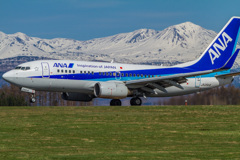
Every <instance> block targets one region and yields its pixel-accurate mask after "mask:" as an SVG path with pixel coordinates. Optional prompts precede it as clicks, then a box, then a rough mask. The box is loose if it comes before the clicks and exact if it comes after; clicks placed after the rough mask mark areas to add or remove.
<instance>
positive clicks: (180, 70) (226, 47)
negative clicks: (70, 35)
mask: <svg viewBox="0 0 240 160" xmlns="http://www.w3.org/2000/svg"><path fill="white" fill-rule="evenodd" d="M239 28H240V17H232V18H231V19H230V20H229V21H228V22H227V24H226V25H225V26H224V27H223V29H222V30H221V31H220V32H219V33H218V35H217V36H216V37H215V39H214V40H213V41H212V42H211V43H210V45H209V46H208V47H207V48H206V50H205V51H204V52H203V53H202V55H201V56H200V57H199V58H198V59H196V60H193V61H190V62H186V63H182V64H178V65H174V66H152V65H134V64H120V63H106V62H86V61H73V60H38V61H32V62H27V63H23V64H20V65H18V66H17V67H16V68H15V69H13V70H10V71H8V72H6V73H5V74H3V79H4V80H5V81H7V82H9V83H11V84H13V85H16V86H18V87H20V89H21V91H23V92H28V93H30V95H31V97H30V101H31V102H35V101H36V98H35V92H36V91H50V92H51V91H53V92H61V97H62V99H64V100H70V101H84V102H89V101H92V100H93V99H94V98H107V99H112V100H111V101H110V105H111V106H121V99H123V98H126V97H132V98H131V100H130V104H131V105H137V106H140V105H141V104H142V100H141V98H140V97H144V98H146V97H170V96H179V95H185V94H191V93H196V92H200V91H205V90H208V89H211V88H215V87H218V86H222V85H226V84H230V83H231V82H232V81H233V78H234V76H236V75H239V74H240V72H236V73H231V72H230V69H231V67H232V66H233V63H234V61H235V59H236V57H237V55H238V53H239V50H240V49H236V44H237V41H238V36H239ZM235 50H236V51H235Z"/></svg>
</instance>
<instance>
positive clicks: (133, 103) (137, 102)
mask: <svg viewBox="0 0 240 160" xmlns="http://www.w3.org/2000/svg"><path fill="white" fill-rule="evenodd" d="M130 104H131V106H141V105H142V100H141V99H140V98H139V97H135V98H132V99H131V100H130Z"/></svg>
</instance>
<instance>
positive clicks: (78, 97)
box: [61, 92, 93, 102]
mask: <svg viewBox="0 0 240 160" xmlns="http://www.w3.org/2000/svg"><path fill="white" fill-rule="evenodd" d="M61 97H62V99H64V100H68V101H83V102H89V101H91V100H92V99H93V96H92V95H88V94H83V93H75V92H67V93H66V92H63V93H62V95H61Z"/></svg>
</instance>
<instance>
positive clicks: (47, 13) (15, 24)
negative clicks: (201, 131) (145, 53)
mask: <svg viewBox="0 0 240 160" xmlns="http://www.w3.org/2000/svg"><path fill="white" fill-rule="evenodd" d="M232 16H240V1H239V0H230V1H226V0H0V31H2V32H4V33H7V34H13V33H16V32H23V33H25V34H27V35H28V36H33V37H39V38H47V39H51V38H70V39H76V40H89V39H92V38H100V37H106V36H110V35H114V34H118V33H123V32H131V31H134V30H137V29H141V28H148V29H155V30H163V29H164V28H166V27H168V26H171V25H175V24H179V23H182V22H186V21H191V22H193V23H195V24H198V25H200V26H202V27H204V28H207V29H211V30H214V31H216V32H218V31H220V29H221V28H222V27H223V26H224V25H225V23H226V22H227V21H228V20H229V19H230V17H232Z"/></svg>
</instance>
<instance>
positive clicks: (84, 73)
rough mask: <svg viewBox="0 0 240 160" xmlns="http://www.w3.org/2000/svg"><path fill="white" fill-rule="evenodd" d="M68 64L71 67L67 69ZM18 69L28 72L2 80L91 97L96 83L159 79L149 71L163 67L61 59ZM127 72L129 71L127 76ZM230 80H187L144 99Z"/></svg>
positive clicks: (193, 90) (204, 87) (15, 71)
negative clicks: (25, 68) (178, 85)
mask: <svg viewBox="0 0 240 160" xmlns="http://www.w3.org/2000/svg"><path fill="white" fill-rule="evenodd" d="M70 64H73V65H72V66H70V67H69V65H70ZM20 66H21V67H29V68H30V69H28V70H22V69H14V70H11V71H9V72H7V73H5V79H6V77H7V79H6V80H7V81H9V82H10V83H13V84H15V85H17V86H19V87H26V88H30V89H33V90H37V91H55V92H78V93H84V94H90V95H93V94H94V93H93V88H94V85H95V84H96V83H97V82H107V81H108V82H112V81H113V82H119V81H122V82H125V81H129V80H136V79H147V78H152V77H158V76H162V75H161V73H159V74H156V72H152V71H151V70H152V69H156V68H164V67H159V66H146V65H129V64H118V63H101V62H82V61H63V60H45V61H34V62H28V63H24V64H22V65H20ZM168 68H169V67H168ZM142 70H148V71H149V72H142ZM126 71H128V72H127V73H126ZM147 73H148V74H147ZM99 75H100V76H99ZM232 79H233V77H228V78H215V77H214V76H212V77H210V76H206V77H205V76H202V77H201V76H196V77H191V78H188V79H187V81H186V82H185V83H182V84H181V88H179V87H176V86H169V87H166V88H165V89H166V91H162V90H159V89H154V93H146V96H148V97H168V96H177V95H184V94H190V93H195V92H198V91H203V90H207V89H211V88H214V87H218V86H221V85H225V84H229V83H231V81H232ZM141 87H144V85H143V86H141V84H140V85H132V86H129V89H130V90H133V89H135V88H141ZM129 96H131V95H129Z"/></svg>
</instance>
